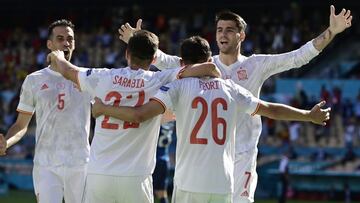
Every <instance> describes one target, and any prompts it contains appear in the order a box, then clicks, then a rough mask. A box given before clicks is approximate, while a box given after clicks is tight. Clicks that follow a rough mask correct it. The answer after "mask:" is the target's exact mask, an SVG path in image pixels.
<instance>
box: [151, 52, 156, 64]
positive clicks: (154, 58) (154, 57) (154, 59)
mask: <svg viewBox="0 0 360 203" xmlns="http://www.w3.org/2000/svg"><path fill="white" fill-rule="evenodd" d="M156 59H157V56H156V54H155V55H154V56H153V60H152V61H151V64H153V63H155V62H156Z"/></svg>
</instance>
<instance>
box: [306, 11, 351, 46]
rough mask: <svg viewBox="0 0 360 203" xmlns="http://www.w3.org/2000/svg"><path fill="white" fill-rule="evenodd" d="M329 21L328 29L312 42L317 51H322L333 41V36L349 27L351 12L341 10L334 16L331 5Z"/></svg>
mask: <svg viewBox="0 0 360 203" xmlns="http://www.w3.org/2000/svg"><path fill="white" fill-rule="evenodd" d="M329 21H330V23H329V27H328V28H327V29H326V30H325V31H324V32H323V33H321V34H320V35H319V36H318V37H316V38H315V39H314V40H313V45H314V47H315V48H316V49H317V50H318V51H321V50H323V49H324V48H325V47H326V46H327V45H328V44H329V43H330V42H331V41H332V40H333V39H334V37H335V35H337V34H339V33H341V32H343V31H344V30H345V29H347V28H349V27H351V21H352V15H351V11H350V10H346V9H342V10H341V12H340V13H339V14H338V15H335V7H334V6H333V5H331V6H330V18H329Z"/></svg>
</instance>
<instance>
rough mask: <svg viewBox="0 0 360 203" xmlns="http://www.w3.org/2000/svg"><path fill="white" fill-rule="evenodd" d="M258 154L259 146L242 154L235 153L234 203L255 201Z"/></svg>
mask: <svg viewBox="0 0 360 203" xmlns="http://www.w3.org/2000/svg"><path fill="white" fill-rule="evenodd" d="M257 154H258V149H257V148H256V149H253V150H249V151H246V152H243V153H241V154H235V167H234V194H233V202H234V203H249V202H254V194H255V189H256V185H257V180H258V175H257V173H256V159H257Z"/></svg>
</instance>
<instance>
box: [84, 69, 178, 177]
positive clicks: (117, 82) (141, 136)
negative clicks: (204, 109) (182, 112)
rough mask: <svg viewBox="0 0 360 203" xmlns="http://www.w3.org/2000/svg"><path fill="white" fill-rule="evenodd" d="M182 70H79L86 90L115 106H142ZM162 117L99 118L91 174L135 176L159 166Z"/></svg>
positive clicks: (90, 167)
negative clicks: (141, 119) (132, 120)
mask: <svg viewBox="0 0 360 203" xmlns="http://www.w3.org/2000/svg"><path fill="white" fill-rule="evenodd" d="M178 71H179V69H178V70H176V69H174V70H168V71H162V72H150V71H144V70H142V69H139V70H132V69H130V68H122V69H111V70H109V69H94V70H92V69H89V70H88V71H85V72H82V73H79V83H80V86H81V88H82V89H84V90H86V91H89V92H90V93H91V94H92V95H94V96H96V97H99V98H100V99H101V100H102V101H103V102H104V103H106V104H112V105H114V106H119V105H121V106H139V105H142V104H144V103H146V102H147V101H148V100H149V98H150V97H152V96H153V95H154V94H155V93H156V92H157V90H158V89H159V88H160V87H161V85H164V84H166V83H168V82H170V81H172V80H174V79H175V78H176V75H177V73H178ZM159 128H160V116H157V117H155V118H153V119H150V120H148V121H145V122H143V123H130V122H124V121H121V120H118V119H115V118H111V117H109V116H100V117H98V118H97V119H96V126H95V136H94V139H93V142H92V145H91V153H90V164H89V169H88V171H89V173H93V174H104V175H116V176H133V175H134V176H135V175H146V174H151V173H152V171H153V170H154V167H155V151H156V143H157V139H158V135H159Z"/></svg>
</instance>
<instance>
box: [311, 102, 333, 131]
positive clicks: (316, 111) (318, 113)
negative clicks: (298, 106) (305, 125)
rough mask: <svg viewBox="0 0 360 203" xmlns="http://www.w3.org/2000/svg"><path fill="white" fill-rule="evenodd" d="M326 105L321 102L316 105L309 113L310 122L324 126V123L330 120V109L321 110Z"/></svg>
mask: <svg viewBox="0 0 360 203" xmlns="http://www.w3.org/2000/svg"><path fill="white" fill-rule="evenodd" d="M325 104H326V102H325V101H322V102H320V103H318V104H316V105H315V106H314V107H313V108H312V109H311V111H310V118H311V122H313V123H315V124H318V125H322V126H325V125H326V121H328V120H329V119H330V111H331V108H326V109H322V107H323V106H324V105H325Z"/></svg>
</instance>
